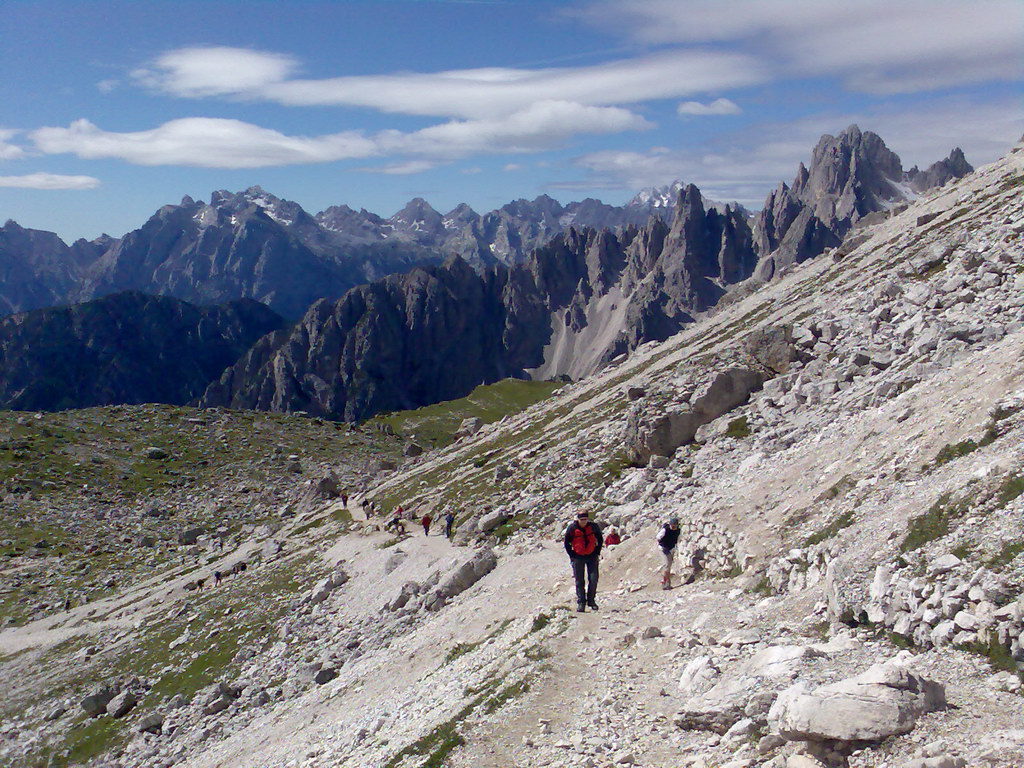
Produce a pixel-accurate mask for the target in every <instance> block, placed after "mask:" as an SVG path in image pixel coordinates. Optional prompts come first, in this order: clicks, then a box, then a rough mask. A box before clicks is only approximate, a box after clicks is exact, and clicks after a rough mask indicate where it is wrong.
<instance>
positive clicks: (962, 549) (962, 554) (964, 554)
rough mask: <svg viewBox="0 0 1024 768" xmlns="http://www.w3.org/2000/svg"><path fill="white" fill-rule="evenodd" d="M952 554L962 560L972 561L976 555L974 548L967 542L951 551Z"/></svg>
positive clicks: (961, 543)
mask: <svg viewBox="0 0 1024 768" xmlns="http://www.w3.org/2000/svg"><path fill="white" fill-rule="evenodd" d="M949 552H950V554H953V555H956V556H957V557H959V558H960V559H961V560H970V559H971V556H972V555H973V554H974V547H972V546H971V545H970V544H968V543H967V542H966V541H962V542H960V543H959V544H957V545H956V546H955V547H953V548H952V549H951V550H949Z"/></svg>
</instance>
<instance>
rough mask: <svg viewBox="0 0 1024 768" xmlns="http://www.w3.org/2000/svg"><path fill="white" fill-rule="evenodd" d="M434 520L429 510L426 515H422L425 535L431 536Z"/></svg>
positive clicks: (421, 520) (421, 521)
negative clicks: (431, 525)
mask: <svg viewBox="0 0 1024 768" xmlns="http://www.w3.org/2000/svg"><path fill="white" fill-rule="evenodd" d="M432 522H434V518H432V517H431V516H430V513H429V512H427V513H426V514H425V515H424V516H423V517H422V518H421V519H420V523H422V524H423V535H424V536H429V535H430V524H431V523H432Z"/></svg>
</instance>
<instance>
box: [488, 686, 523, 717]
mask: <svg viewBox="0 0 1024 768" xmlns="http://www.w3.org/2000/svg"><path fill="white" fill-rule="evenodd" d="M529 690H530V684H529V683H528V682H527V681H526V680H520V681H518V682H516V683H512V684H511V685H507V686H505V687H504V688H503V689H502V690H501V692H500V693H497V694H495V695H494V696H492V697H491V698H490V699H488V700H487V703H486V704H485V705H484V713H485V714H488V715H490V714H492V713H494V712H497V711H498V710H499V709H501V708H502V707H503V706H505V705H506V704H508V703H509V702H510V701H512V699H516V698H518V697H520V696H522V695H523V694H524V693H526V692H527V691H529Z"/></svg>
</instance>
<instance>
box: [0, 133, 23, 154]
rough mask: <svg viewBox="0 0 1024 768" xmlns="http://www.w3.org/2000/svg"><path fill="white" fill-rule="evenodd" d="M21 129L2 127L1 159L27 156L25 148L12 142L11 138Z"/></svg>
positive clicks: (0, 138)
mask: <svg viewBox="0 0 1024 768" xmlns="http://www.w3.org/2000/svg"><path fill="white" fill-rule="evenodd" d="M18 133H19V131H15V130H11V129H10V128H0V160H17V159H18V158H21V157H24V156H25V150H24V149H22V148H21V147H19V146H18V145H17V144H11V143H10V139H13V138H14V137H15V136H17V135H18Z"/></svg>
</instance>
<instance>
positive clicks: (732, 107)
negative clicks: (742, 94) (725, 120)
mask: <svg viewBox="0 0 1024 768" xmlns="http://www.w3.org/2000/svg"><path fill="white" fill-rule="evenodd" d="M742 111H743V110H742V109H740V108H739V105H738V104H737V103H736V102H734V101H732V100H730V99H715V100H714V101H712V102H711V103H710V104H702V103H701V102H699V101H684V102H682V103H681V104H680V105H679V106H678V107H676V112H677V113H678V114H680V115H698V116H703V115H738V114H740V113H741V112H742Z"/></svg>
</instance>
